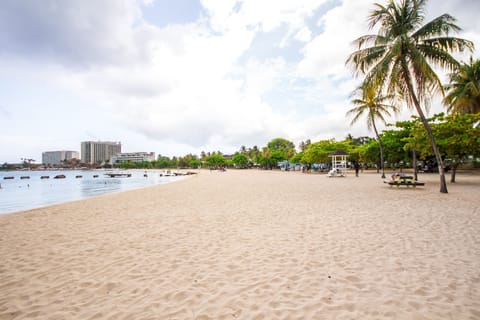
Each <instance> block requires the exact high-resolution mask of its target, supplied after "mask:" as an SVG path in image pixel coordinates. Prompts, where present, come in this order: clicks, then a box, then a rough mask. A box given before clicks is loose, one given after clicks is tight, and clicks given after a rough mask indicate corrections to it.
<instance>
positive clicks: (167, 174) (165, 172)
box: [160, 170, 177, 177]
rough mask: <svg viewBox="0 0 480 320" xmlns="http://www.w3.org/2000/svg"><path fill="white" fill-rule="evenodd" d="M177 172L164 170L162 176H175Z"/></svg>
mask: <svg viewBox="0 0 480 320" xmlns="http://www.w3.org/2000/svg"><path fill="white" fill-rule="evenodd" d="M176 175H177V174H176V173H175V172H172V171H170V170H167V171H163V172H161V173H160V177H175V176H176Z"/></svg>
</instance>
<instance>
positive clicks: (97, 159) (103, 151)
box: [80, 141, 122, 164]
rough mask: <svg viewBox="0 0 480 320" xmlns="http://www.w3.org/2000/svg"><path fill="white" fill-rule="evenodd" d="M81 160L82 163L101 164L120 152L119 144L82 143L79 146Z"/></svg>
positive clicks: (104, 142)
mask: <svg viewBox="0 0 480 320" xmlns="http://www.w3.org/2000/svg"><path fill="white" fill-rule="evenodd" d="M80 152H81V159H82V162H84V163H91V164H101V163H103V162H106V161H110V158H111V157H112V156H115V155H117V154H119V153H121V152H122V144H121V143H120V142H110V141H84V142H82V144H81V151H80Z"/></svg>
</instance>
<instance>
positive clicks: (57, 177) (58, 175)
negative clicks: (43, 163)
mask: <svg viewBox="0 0 480 320" xmlns="http://www.w3.org/2000/svg"><path fill="white" fill-rule="evenodd" d="M65 178H66V176H65V175H64V174H57V175H56V176H55V177H53V179H65Z"/></svg>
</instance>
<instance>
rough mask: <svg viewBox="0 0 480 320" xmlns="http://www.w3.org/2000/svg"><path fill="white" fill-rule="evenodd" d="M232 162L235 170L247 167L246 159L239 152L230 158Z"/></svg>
mask: <svg viewBox="0 0 480 320" xmlns="http://www.w3.org/2000/svg"><path fill="white" fill-rule="evenodd" d="M232 162H233V164H234V165H235V166H236V167H237V168H242V169H243V168H247V167H248V157H247V156H246V155H245V154H243V153H240V152H236V153H235V154H234V155H233V157H232Z"/></svg>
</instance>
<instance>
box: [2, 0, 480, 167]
mask: <svg viewBox="0 0 480 320" xmlns="http://www.w3.org/2000/svg"><path fill="white" fill-rule="evenodd" d="M374 2H375V1H367V0H343V1H342V0H295V1H292V0H261V1H260V0H175V1H168V0H42V1H35V0H2V1H1V3H0V163H4V162H9V163H12V162H14V163H18V162H20V161H21V159H22V158H32V159H35V160H36V163H41V154H42V152H44V151H55V150H74V151H80V143H81V142H82V141H90V140H93V141H99V140H100V141H120V142H121V143H122V151H123V152H141V151H145V152H155V153H156V154H157V155H159V154H161V155H166V156H169V157H171V156H183V155H185V154H188V153H193V154H200V152H201V151H206V152H208V151H221V152H223V153H225V154H228V153H234V152H235V151H237V150H239V149H240V146H242V145H244V146H246V147H247V148H248V147H253V146H254V145H256V146H258V147H259V148H261V147H263V146H265V145H266V144H267V143H268V141H270V140H272V139H273V138H277V137H282V138H285V139H288V140H290V141H292V142H294V143H295V145H297V146H298V144H299V143H300V142H301V141H304V140H306V139H310V140H311V141H318V140H323V139H331V138H335V139H337V140H343V139H344V138H345V137H346V136H347V134H352V135H353V136H365V135H368V136H373V133H372V132H369V131H368V129H367V128H366V126H365V123H366V121H362V120H360V121H359V122H357V123H356V124H354V125H350V121H351V118H348V117H346V115H345V114H346V111H348V110H349V109H351V108H352V105H351V103H350V100H351V93H352V91H353V90H354V89H355V87H356V86H358V84H359V81H360V80H359V79H355V78H354V77H353V75H352V72H351V71H352V70H351V69H350V68H349V67H348V66H345V61H346V59H347V57H348V56H349V54H350V53H352V52H353V51H354V50H355V47H354V46H353V45H352V42H353V41H354V40H355V39H356V38H358V37H359V36H361V35H365V34H368V33H369V30H368V25H367V18H368V15H369V12H370V11H371V10H372V7H373V3H374ZM378 2H380V3H383V2H382V1H378ZM478 12H480V1H478V0H430V1H429V2H428V3H427V7H426V20H427V21H429V20H431V19H432V18H434V17H437V16H439V15H441V14H443V13H449V14H451V15H453V16H454V17H455V18H457V19H458V21H457V24H458V25H459V26H460V27H461V28H462V29H463V30H462V31H461V32H460V33H459V34H457V35H456V36H459V37H462V38H465V39H468V40H471V41H473V42H474V44H475V46H476V48H477V49H476V51H475V52H474V53H473V57H474V58H479V52H480V19H478ZM469 56H470V54H468V55H462V56H458V58H459V59H460V60H464V61H466V60H467V59H468V57H469ZM442 110H444V107H443V106H442V105H441V104H440V103H434V105H433V106H432V108H431V110H430V113H429V114H433V113H434V112H437V111H442ZM412 112H413V111H411V110H408V109H405V111H404V112H402V114H400V115H398V116H395V117H392V118H391V119H389V120H391V122H394V121H396V120H399V119H402V118H403V119H408V118H409V115H410V114H412Z"/></svg>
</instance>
